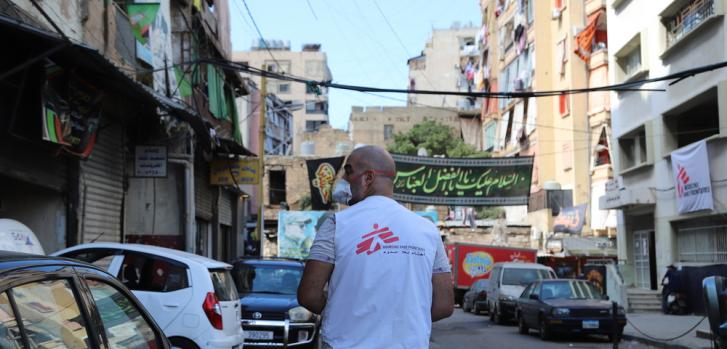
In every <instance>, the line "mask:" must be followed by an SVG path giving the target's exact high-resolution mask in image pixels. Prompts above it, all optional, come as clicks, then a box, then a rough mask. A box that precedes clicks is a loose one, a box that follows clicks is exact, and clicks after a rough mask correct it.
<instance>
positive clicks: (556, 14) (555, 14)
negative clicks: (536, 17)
mask: <svg viewBox="0 0 727 349" xmlns="http://www.w3.org/2000/svg"><path fill="white" fill-rule="evenodd" d="M560 13H561V10H560V9H558V8H554V9H553V19H560Z"/></svg>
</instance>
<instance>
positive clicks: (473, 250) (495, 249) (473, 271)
mask: <svg viewBox="0 0 727 349" xmlns="http://www.w3.org/2000/svg"><path fill="white" fill-rule="evenodd" d="M453 249H454V253H452V254H451V255H450V258H451V259H450V260H452V259H453V260H454V262H453V263H452V268H453V269H455V284H456V286H457V287H459V288H469V287H470V286H471V285H472V283H474V282H475V281H476V280H479V279H487V278H489V277H490V272H491V271H492V268H493V267H494V266H495V263H499V262H530V263H534V262H535V258H536V252H537V251H536V250H529V249H519V248H510V247H500V246H484V245H465V244H457V245H453Z"/></svg>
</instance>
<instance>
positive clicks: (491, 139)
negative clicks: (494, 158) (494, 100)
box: [485, 122, 497, 151]
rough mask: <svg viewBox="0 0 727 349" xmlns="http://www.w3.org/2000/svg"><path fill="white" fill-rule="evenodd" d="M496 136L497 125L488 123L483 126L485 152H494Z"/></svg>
mask: <svg viewBox="0 0 727 349" xmlns="http://www.w3.org/2000/svg"><path fill="white" fill-rule="evenodd" d="M496 136H497V123H495V122H490V123H488V124H487V126H485V151H493V150H495V143H496V141H497V140H496V139H495V137H496Z"/></svg>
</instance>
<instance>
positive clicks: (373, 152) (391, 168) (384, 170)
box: [349, 145, 396, 177]
mask: <svg viewBox="0 0 727 349" xmlns="http://www.w3.org/2000/svg"><path fill="white" fill-rule="evenodd" d="M351 158H355V160H356V161H357V162H358V163H359V164H361V165H362V166H363V167H364V168H363V169H365V170H376V171H377V174H378V175H380V176H383V177H393V176H395V175H396V163H395V162H394V158H392V157H391V154H389V152H388V151H386V149H384V148H381V147H378V146H375V145H367V146H363V147H360V148H356V149H355V150H354V151H353V152H351V155H350V156H349V159H351Z"/></svg>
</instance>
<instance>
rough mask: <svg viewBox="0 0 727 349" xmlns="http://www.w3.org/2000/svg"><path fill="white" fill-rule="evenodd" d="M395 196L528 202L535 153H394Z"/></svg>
mask: <svg viewBox="0 0 727 349" xmlns="http://www.w3.org/2000/svg"><path fill="white" fill-rule="evenodd" d="M392 156H393V157H394V161H396V178H395V179H394V199H395V200H397V201H401V202H411V203H420V204H429V205H453V206H454V205H461V206H510V205H527V204H528V197H529V195H530V180H531V176H532V170H533V157H531V156H525V157H509V158H483V159H474V158H473V159H469V158H432V157H424V156H410V155H401V154H392Z"/></svg>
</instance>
